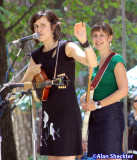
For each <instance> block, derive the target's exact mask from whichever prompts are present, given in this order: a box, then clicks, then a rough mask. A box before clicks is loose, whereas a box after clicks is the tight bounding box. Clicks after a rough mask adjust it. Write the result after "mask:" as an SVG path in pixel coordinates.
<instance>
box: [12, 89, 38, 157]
mask: <svg viewBox="0 0 137 160" xmlns="http://www.w3.org/2000/svg"><path fill="white" fill-rule="evenodd" d="M27 94H29V95H30V96H31V97H32V110H31V112H32V145H33V160H36V138H37V137H36V127H35V121H36V108H35V100H34V98H33V96H32V92H31V90H30V89H29V90H28V91H27V92H24V93H23V94H22V95H21V96H20V97H19V99H20V100H19V101H18V102H17V103H16V105H14V106H13V107H12V108H11V112H12V111H13V110H14V109H15V108H16V107H17V104H18V103H19V102H20V101H21V100H22V99H23V98H24V97H25V96H26V95H27Z"/></svg>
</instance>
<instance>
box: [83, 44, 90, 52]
mask: <svg viewBox="0 0 137 160" xmlns="http://www.w3.org/2000/svg"><path fill="white" fill-rule="evenodd" d="M90 48H91V45H89V46H88V47H85V48H83V50H84V51H86V50H88V49H90Z"/></svg>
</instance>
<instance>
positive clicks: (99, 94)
mask: <svg viewBox="0 0 137 160" xmlns="http://www.w3.org/2000/svg"><path fill="white" fill-rule="evenodd" d="M99 59H100V58H99ZM99 59H98V61H99ZM119 62H122V63H123V64H124V65H125V67H126V64H125V62H124V60H123V58H122V56H121V55H119V54H116V55H114V56H113V57H112V59H111V61H110V62H109V65H108V67H107V69H106V71H105V73H104V75H103V77H102V79H101V81H100V82H99V84H98V86H97V87H96V88H95V90H94V97H93V100H94V101H97V100H102V99H104V98H106V97H108V96H109V95H111V94H112V93H114V92H115V91H116V90H117V89H118V86H117V83H116V78H115V74H114V68H115V66H116V64H117V63H119ZM98 70H99V66H97V67H95V68H94V72H93V74H92V80H93V78H94V77H95V75H96V74H97V72H98Z"/></svg>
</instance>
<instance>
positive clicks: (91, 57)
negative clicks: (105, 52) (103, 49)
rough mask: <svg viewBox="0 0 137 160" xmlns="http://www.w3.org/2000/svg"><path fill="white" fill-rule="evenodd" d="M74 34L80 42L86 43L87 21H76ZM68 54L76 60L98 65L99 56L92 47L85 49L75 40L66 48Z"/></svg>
mask: <svg viewBox="0 0 137 160" xmlns="http://www.w3.org/2000/svg"><path fill="white" fill-rule="evenodd" d="M74 35H75V37H76V38H77V39H78V40H79V42H80V43H82V44H84V43H85V42H86V41H87V33H86V25H85V23H82V22H80V23H76V24H75V26H74ZM65 51H66V55H67V56H68V57H73V58H74V59H75V60H76V61H78V62H80V63H82V64H85V65H87V66H90V67H96V66H97V57H96V54H95V52H94V50H93V49H92V47H90V48H88V49H87V50H85V51H83V50H81V48H80V47H79V46H78V45H76V44H75V43H73V42H69V43H67V45H66V48H65Z"/></svg>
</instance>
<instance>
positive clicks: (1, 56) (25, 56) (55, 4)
mask: <svg viewBox="0 0 137 160" xmlns="http://www.w3.org/2000/svg"><path fill="white" fill-rule="evenodd" d="M42 9H52V10H53V11H54V12H55V13H56V14H57V15H58V16H59V17H60V18H61V23H62V35H61V38H62V39H67V40H71V41H74V42H76V41H77V39H76V38H75V37H74V35H73V28H74V24H75V23H77V22H81V21H82V22H85V23H86V27H87V35H88V40H89V42H90V43H91V38H90V28H91V26H92V25H94V24H95V23H97V22H102V21H104V22H106V23H109V24H110V25H111V26H112V28H113V30H114V39H113V41H112V46H111V48H112V50H114V51H115V52H117V53H119V54H121V55H122V13H121V12H122V1H121V0H109V1H108V0H88V1H87V0H21V1H20V0H1V1H0V85H1V88H2V87H3V84H4V83H7V82H9V81H10V82H12V83H15V82H19V81H20V80H21V79H22V76H23V74H24V72H25V70H26V67H27V65H28V62H29V60H30V53H31V51H32V50H33V49H34V48H36V47H38V46H36V47H35V42H34V41H33V40H30V41H27V43H26V44H25V46H24V48H23V50H22V51H21V53H20V55H19V56H18V57H16V56H17V54H18V52H19V50H20V48H21V43H17V44H14V45H9V44H10V43H11V42H12V41H13V40H17V39H20V38H22V37H26V36H29V35H31V34H32V33H31V30H30V19H31V17H32V15H33V14H34V13H36V12H37V11H39V10H42ZM125 15H126V18H125V22H126V64H127V76H128V81H129V94H128V97H127V109H128V112H130V111H131V110H132V108H131V99H132V97H133V96H134V94H136V93H137V0H125ZM91 45H92V43H91ZM95 52H96V53H97V55H98V52H97V51H96V50H95ZM15 59H16V61H15V63H14V65H13V67H11V65H12V64H13V62H14V60H15ZM7 71H8V73H7ZM87 82H88V68H87V67H85V66H83V65H82V64H80V63H76V93H77V97H78V101H79V98H80V96H81V95H82V94H83V93H84V92H85V91H86V88H87ZM8 92H9V91H6V90H5V91H4V93H3V94H2V95H0V99H1V102H2V100H3V99H4V97H6V95H7V93H8ZM16 92H17V97H20V95H21V94H22V93H21V92H20V90H17V91H16ZM16 103H17V101H15V102H14V103H13V104H11V105H7V106H8V107H5V108H3V107H1V108H0V125H1V130H2V140H3V141H2V154H3V160H16V159H18V160H31V159H33V156H32V155H33V146H32V102H31V96H29V95H28V96H25V98H23V99H22V100H21V101H20V102H19V103H18V104H17V107H16V108H15V109H14V110H13V111H12V113H10V109H9V108H10V107H13V105H14V104H16ZM40 106H41V104H40V103H36V135H37V144H38V139H39V133H38V125H39V116H40V111H41V109H40ZM7 137H8V138H7ZM14 139H15V141H14ZM9 143H10V146H11V147H9ZM7 147H8V148H7ZM37 156H38V160H42V159H44V160H46V159H47V157H45V158H42V157H40V156H39V155H37Z"/></svg>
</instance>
